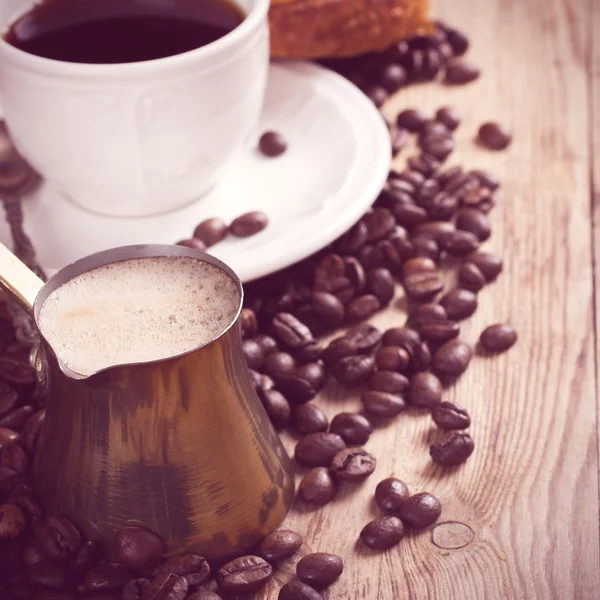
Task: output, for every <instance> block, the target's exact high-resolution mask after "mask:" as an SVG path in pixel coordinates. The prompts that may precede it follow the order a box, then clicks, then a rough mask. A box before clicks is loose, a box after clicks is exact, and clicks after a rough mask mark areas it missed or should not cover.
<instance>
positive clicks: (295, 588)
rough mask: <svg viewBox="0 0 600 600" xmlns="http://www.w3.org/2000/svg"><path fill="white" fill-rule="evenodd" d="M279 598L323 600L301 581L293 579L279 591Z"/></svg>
mask: <svg viewBox="0 0 600 600" xmlns="http://www.w3.org/2000/svg"><path fill="white" fill-rule="evenodd" d="M277 598H278V600H322V598H323V597H322V596H321V594H319V592H317V590H315V589H314V588H312V587H311V586H310V585H308V584H306V583H304V582H303V581H300V579H292V580H291V581H289V582H288V583H286V584H285V585H284V586H283V587H282V588H281V589H280V590H279V595H278V596H277Z"/></svg>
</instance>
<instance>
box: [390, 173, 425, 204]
mask: <svg viewBox="0 0 600 600" xmlns="http://www.w3.org/2000/svg"><path fill="white" fill-rule="evenodd" d="M417 187H418V186H416V185H415V184H414V182H412V181H409V180H407V179H406V178H405V177H393V178H392V179H388V180H387V182H386V184H385V187H384V188H383V189H384V197H385V196H391V197H392V198H394V199H397V200H399V201H400V202H402V201H406V200H407V197H406V196H404V194H407V195H408V199H409V200H408V203H409V204H410V200H412V197H413V195H414V194H415V193H416V191H417ZM386 191H387V193H386ZM390 192H392V193H391V194H390Z"/></svg>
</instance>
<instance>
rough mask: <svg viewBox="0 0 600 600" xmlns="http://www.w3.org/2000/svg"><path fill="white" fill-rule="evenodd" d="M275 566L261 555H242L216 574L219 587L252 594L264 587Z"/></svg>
mask: <svg viewBox="0 0 600 600" xmlns="http://www.w3.org/2000/svg"><path fill="white" fill-rule="evenodd" d="M272 574H273V567H271V565H270V564H269V563H268V562H267V561H266V560H264V559H263V558H261V557H260V556H241V557H240V558H236V559H235V560H232V561H231V562H228V563H227V564H226V565H223V566H222V567H221V568H220V569H219V570H218V571H217V575H216V579H217V584H218V585H219V588H220V589H221V590H223V591H224V592H226V593H228V594H251V593H253V592H257V591H258V590H259V589H260V588H261V587H263V586H264V585H265V584H266V583H267V581H268V580H269V579H270V578H271V575H272Z"/></svg>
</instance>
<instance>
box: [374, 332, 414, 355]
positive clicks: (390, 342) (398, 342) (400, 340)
mask: <svg viewBox="0 0 600 600" xmlns="http://www.w3.org/2000/svg"><path fill="white" fill-rule="evenodd" d="M382 342H383V345H384V346H397V347H399V348H404V349H405V350H406V351H407V352H408V354H409V356H410V355H412V354H413V352H414V349H415V347H416V346H417V345H418V344H420V343H421V338H420V336H419V334H418V332H416V331H415V330H414V329H410V328H409V327H393V328H391V329H388V330H387V331H386V332H385V333H384V334H383V338H382Z"/></svg>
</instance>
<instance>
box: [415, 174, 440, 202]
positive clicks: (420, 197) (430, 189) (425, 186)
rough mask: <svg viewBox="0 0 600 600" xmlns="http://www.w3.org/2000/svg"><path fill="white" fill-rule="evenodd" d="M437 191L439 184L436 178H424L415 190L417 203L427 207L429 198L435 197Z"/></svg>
mask: <svg viewBox="0 0 600 600" xmlns="http://www.w3.org/2000/svg"><path fill="white" fill-rule="evenodd" d="M439 192H440V184H439V183H438V182H437V180H436V179H433V178H430V179H426V180H425V181H424V182H423V183H422V184H421V186H420V187H419V190H418V192H417V203H418V204H419V206H422V207H424V208H427V207H428V206H429V204H430V202H431V200H433V198H435V196H436V195H437V194H439Z"/></svg>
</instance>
